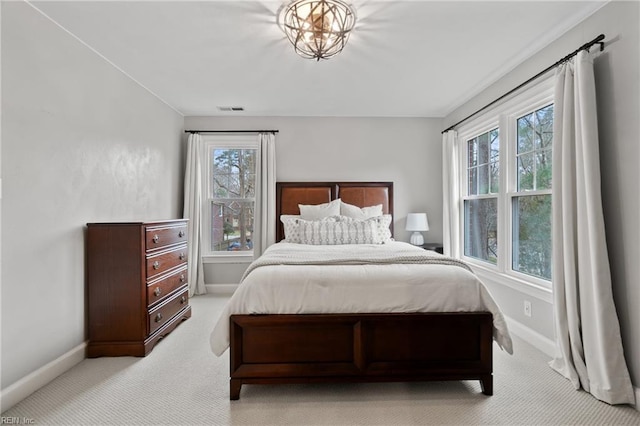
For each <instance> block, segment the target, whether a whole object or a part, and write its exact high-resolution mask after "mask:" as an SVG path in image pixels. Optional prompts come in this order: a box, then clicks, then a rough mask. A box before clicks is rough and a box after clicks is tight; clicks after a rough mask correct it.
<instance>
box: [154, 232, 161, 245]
mask: <svg viewBox="0 0 640 426" xmlns="http://www.w3.org/2000/svg"><path fill="white" fill-rule="evenodd" d="M158 241H160V237H159V236H158V234H155V235H154V236H153V242H154V243H158Z"/></svg>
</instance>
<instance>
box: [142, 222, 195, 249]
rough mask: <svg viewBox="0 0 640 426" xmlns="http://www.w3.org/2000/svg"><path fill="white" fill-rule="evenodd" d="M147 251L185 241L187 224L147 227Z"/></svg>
mask: <svg viewBox="0 0 640 426" xmlns="http://www.w3.org/2000/svg"><path fill="white" fill-rule="evenodd" d="M145 239H146V249H147V251H153V250H159V249H162V248H165V247H167V246H172V245H175V244H182V243H185V242H186V241H187V224H186V223H180V224H176V225H172V226H158V227H155V226H154V227H151V226H149V227H147V228H146V230H145Z"/></svg>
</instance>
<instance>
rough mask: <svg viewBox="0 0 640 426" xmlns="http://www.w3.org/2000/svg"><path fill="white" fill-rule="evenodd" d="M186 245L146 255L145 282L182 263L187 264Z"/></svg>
mask: <svg viewBox="0 0 640 426" xmlns="http://www.w3.org/2000/svg"><path fill="white" fill-rule="evenodd" d="M187 260H188V259H187V246H186V245H184V246H179V247H176V248H174V249H171V250H167V251H163V252H158V253H154V254H150V255H147V260H146V262H147V265H146V266H147V282H148V281H150V280H151V279H152V278H154V277H157V276H158V275H161V274H164V273H165V272H167V271H169V270H171V269H173V268H175V267H177V266H179V265H182V264H185V265H186V264H187Z"/></svg>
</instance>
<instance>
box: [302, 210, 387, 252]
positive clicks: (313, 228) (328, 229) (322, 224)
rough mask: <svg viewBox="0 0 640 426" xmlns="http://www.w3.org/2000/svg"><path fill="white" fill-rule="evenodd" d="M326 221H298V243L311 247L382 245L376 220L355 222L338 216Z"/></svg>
mask: <svg viewBox="0 0 640 426" xmlns="http://www.w3.org/2000/svg"><path fill="white" fill-rule="evenodd" d="M328 219H329V220H319V221H318V220H315V221H307V220H299V225H300V242H301V243H302V244H312V245H337V244H380V243H382V240H381V239H380V231H379V225H378V220H377V218H371V219H366V220H355V219H353V218H348V217H345V216H338V217H336V218H328ZM331 219H334V220H331Z"/></svg>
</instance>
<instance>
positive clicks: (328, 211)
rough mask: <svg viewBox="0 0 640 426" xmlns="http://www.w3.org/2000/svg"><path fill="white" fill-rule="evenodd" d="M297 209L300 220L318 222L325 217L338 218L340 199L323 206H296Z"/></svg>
mask: <svg viewBox="0 0 640 426" xmlns="http://www.w3.org/2000/svg"><path fill="white" fill-rule="evenodd" d="M298 208H300V219H303V220H320V219H324V218H325V217H330V216H339V215H340V198H338V199H337V200H333V201H331V202H330V203H324V204H316V205H311V204H309V205H307V204H298Z"/></svg>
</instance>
